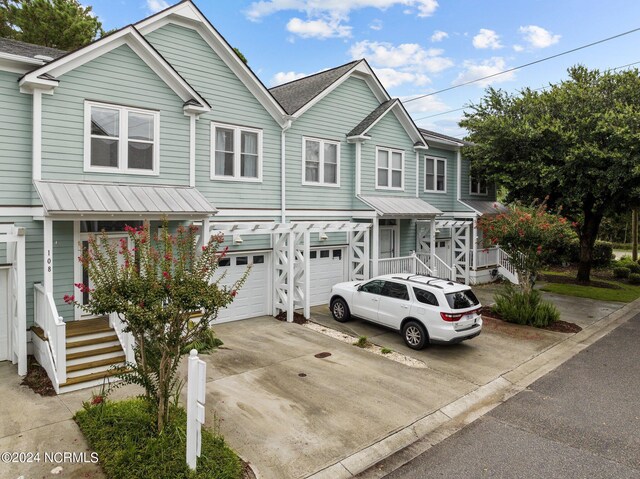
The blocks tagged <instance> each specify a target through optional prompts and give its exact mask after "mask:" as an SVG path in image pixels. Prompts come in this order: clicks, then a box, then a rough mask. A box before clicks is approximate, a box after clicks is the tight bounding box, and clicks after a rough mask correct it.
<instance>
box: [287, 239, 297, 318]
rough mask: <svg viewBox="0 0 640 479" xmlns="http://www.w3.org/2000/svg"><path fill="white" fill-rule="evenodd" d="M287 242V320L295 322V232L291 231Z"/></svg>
mask: <svg viewBox="0 0 640 479" xmlns="http://www.w3.org/2000/svg"><path fill="white" fill-rule="evenodd" d="M286 234H287V235H288V236H289V239H288V242H287V322H289V323H293V308H294V306H295V291H294V289H295V287H296V285H295V274H296V271H295V263H296V260H295V258H296V244H295V243H296V240H295V233H294V232H293V231H289V232H287V233H286Z"/></svg>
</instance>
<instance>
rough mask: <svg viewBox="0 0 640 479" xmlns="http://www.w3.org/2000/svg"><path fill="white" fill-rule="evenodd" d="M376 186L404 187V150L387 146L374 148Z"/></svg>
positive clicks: (384, 188)
mask: <svg viewBox="0 0 640 479" xmlns="http://www.w3.org/2000/svg"><path fill="white" fill-rule="evenodd" d="M376 188H377V189H383V190H402V189H404V152H403V151H398V150H391V149H389V148H377V149H376Z"/></svg>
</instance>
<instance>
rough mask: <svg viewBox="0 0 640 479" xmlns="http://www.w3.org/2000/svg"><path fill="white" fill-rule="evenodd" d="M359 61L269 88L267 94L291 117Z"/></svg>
mask: <svg viewBox="0 0 640 479" xmlns="http://www.w3.org/2000/svg"><path fill="white" fill-rule="evenodd" d="M361 61H362V60H356V61H353V62H349V63H345V64H344V65H340V66H337V67H335V68H331V69H329V70H325V71H322V72H318V73H315V74H313V75H309V76H306V77H304V78H299V79H298V80H293V81H290V82H288V83H284V84H282V85H278V86H276V87H273V88H271V89H270V90H269V92H271V94H272V95H273V96H274V98H275V99H276V100H277V101H278V103H280V105H282V108H284V110H285V111H286V112H287V113H288V114H289V115H293V114H294V113H295V112H296V111H298V110H299V109H300V108H302V107H303V106H304V105H306V104H307V103H309V102H310V101H311V100H313V99H314V98H315V97H317V96H318V95H320V94H321V93H322V92H323V91H324V90H326V89H327V88H328V87H329V86H331V85H332V84H333V83H334V82H335V81H336V80H338V79H339V78H340V77H342V76H343V75H345V74H346V73H347V72H349V71H350V70H351V69H352V68H353V67H354V66H356V65H357V64H358V63H360V62H361Z"/></svg>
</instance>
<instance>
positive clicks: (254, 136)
mask: <svg viewBox="0 0 640 479" xmlns="http://www.w3.org/2000/svg"><path fill="white" fill-rule="evenodd" d="M211 158H212V160H211V179H212V180H236V181H262V130H259V129H256V128H248V127H244V126H234V125H223V124H219V123H212V124H211Z"/></svg>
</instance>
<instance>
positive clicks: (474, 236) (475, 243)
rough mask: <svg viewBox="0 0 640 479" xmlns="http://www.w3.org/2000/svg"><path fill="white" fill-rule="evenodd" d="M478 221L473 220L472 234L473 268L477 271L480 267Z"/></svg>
mask: <svg viewBox="0 0 640 479" xmlns="http://www.w3.org/2000/svg"><path fill="white" fill-rule="evenodd" d="M477 226H478V225H477V223H476V219H475V218H473V231H472V232H471V238H472V239H471V241H473V264H472V265H471V267H472V268H473V270H474V271H475V270H476V269H477V266H478V229H477Z"/></svg>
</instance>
